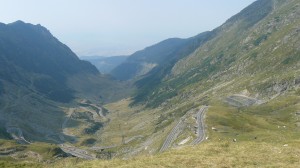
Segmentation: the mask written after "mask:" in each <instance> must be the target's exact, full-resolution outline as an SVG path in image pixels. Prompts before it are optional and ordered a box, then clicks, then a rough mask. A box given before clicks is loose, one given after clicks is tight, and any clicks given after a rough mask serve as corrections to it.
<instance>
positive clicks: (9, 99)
mask: <svg viewBox="0 0 300 168" xmlns="http://www.w3.org/2000/svg"><path fill="white" fill-rule="evenodd" d="M120 89H121V90H120ZM125 90H126V88H125V87H124V86H123V85H122V84H119V83H117V82H116V81H114V80H113V79H111V78H110V77H107V76H105V75H102V74H100V73H99V71H98V70H97V69H96V67H95V66H93V65H92V64H91V63H89V62H87V61H82V60H80V59H79V58H78V57H77V56H76V55H75V54H74V53H73V52H72V51H71V50H70V49H69V48H68V47H67V46H66V45H64V44H62V43H61V42H59V40H58V39H56V38H55V37H54V36H53V35H52V34H51V33H50V32H49V31H48V30H47V29H46V28H44V27H42V26H41V25H32V24H29V23H24V22H22V21H17V22H14V23H11V24H3V23H1V24H0V107H1V108H0V114H1V115H0V127H1V129H0V132H1V133H0V136H6V138H7V132H10V134H11V136H14V134H17V137H22V136H25V138H26V139H27V140H38V141H45V140H46V139H47V138H46V137H47V136H49V135H51V134H62V130H61V129H62V128H61V125H59V124H58V123H63V121H64V120H65V117H66V115H67V114H66V111H65V110H63V108H68V107H69V106H75V105H76V102H77V101H78V99H79V100H80V99H81V100H82V99H87V100H89V101H91V102H95V103H97V104H101V103H103V102H107V101H112V100H116V99H118V98H120V97H122V95H124V94H123V93H125V92H126V91H125ZM124 91H125V92H124ZM16 132H17V133H16Z"/></svg>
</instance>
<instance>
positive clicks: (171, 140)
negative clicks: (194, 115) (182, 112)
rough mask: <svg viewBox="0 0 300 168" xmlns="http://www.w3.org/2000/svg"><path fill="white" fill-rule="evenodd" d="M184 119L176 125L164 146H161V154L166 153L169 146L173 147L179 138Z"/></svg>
mask: <svg viewBox="0 0 300 168" xmlns="http://www.w3.org/2000/svg"><path fill="white" fill-rule="evenodd" d="M182 123H183V122H182V119H180V121H179V122H178V123H177V124H176V126H175V127H174V128H173V129H172V131H171V132H170V133H169V135H168V136H167V138H166V140H165V142H164V143H163V145H162V146H161V148H160V150H159V152H163V151H165V150H166V149H167V148H169V146H170V145H171V143H172V142H173V141H174V140H175V138H176V137H177V134H178V133H177V132H178V131H179V129H180V127H181V125H182Z"/></svg>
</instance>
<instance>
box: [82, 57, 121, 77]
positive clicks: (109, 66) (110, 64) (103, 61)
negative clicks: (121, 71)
mask: <svg viewBox="0 0 300 168" xmlns="http://www.w3.org/2000/svg"><path fill="white" fill-rule="evenodd" d="M126 58H127V56H110V57H103V56H82V57H81V59H82V60H86V61H89V62H90V63H92V64H93V65H95V66H96V68H97V69H98V70H99V71H100V72H101V73H104V74H109V73H110V71H111V70H113V69H114V68H115V67H117V66H118V65H120V64H121V63H123V62H124V61H125V60H126Z"/></svg>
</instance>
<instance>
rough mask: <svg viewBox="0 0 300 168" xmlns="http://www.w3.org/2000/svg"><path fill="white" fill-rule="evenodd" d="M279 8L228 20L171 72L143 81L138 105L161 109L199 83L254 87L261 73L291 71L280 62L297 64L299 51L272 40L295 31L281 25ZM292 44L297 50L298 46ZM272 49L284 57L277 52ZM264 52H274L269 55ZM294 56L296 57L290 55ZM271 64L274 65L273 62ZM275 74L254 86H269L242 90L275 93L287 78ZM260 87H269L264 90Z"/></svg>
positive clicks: (256, 7) (269, 6)
mask: <svg viewBox="0 0 300 168" xmlns="http://www.w3.org/2000/svg"><path fill="white" fill-rule="evenodd" d="M281 3H282V4H285V3H284V2H281V1H268V0H260V1H256V2H254V3H253V4H252V5H250V6H249V7H247V8H245V9H244V10H242V11H241V12H240V13H238V14H237V15H235V16H233V17H232V18H230V19H229V20H228V21H226V22H225V23H224V24H223V25H222V26H220V27H218V28H216V29H214V30H213V31H211V32H209V33H208V34H210V35H208V36H209V38H208V39H207V40H206V41H205V42H204V43H201V44H200V45H199V46H198V47H197V49H195V52H192V53H191V54H187V55H186V56H185V57H183V59H181V60H179V61H177V62H176V63H175V64H174V66H171V67H170V68H169V70H168V71H165V72H163V71H162V70H160V71H159V73H153V75H151V73H150V75H149V76H147V77H146V78H144V79H141V80H139V81H138V82H137V86H138V88H139V91H138V92H137V95H136V97H135V99H134V100H135V101H134V103H139V102H144V103H145V102H146V104H148V105H149V106H157V105H160V104H161V103H162V102H163V101H164V100H166V99H169V98H172V97H174V96H176V95H179V94H183V93H181V91H182V90H184V88H186V87H188V86H193V85H197V84H198V85H199V84H200V83H201V81H203V82H204V83H206V84H205V85H207V82H208V81H214V86H216V85H217V82H216V81H219V82H224V80H225V81H230V79H232V80H233V79H234V80H237V79H241V78H245V79H247V81H248V82H250V83H253V82H254V81H252V82H251V80H250V79H252V78H254V76H260V75H261V76H263V75H262V74H267V72H269V73H270V72H274V68H275V67H276V66H275V65H278V67H280V70H282V72H287V71H290V70H289V69H290V66H286V65H285V64H282V62H286V61H284V60H285V59H287V60H290V59H291V60H295V61H296V60H297V48H295V47H287V48H288V49H286V50H285V52H282V51H280V50H281V49H280V48H281V47H284V45H280V44H276V45H277V46H278V48H275V47H274V46H275V44H274V40H278V41H282V39H280V38H284V36H286V38H287V37H288V36H289V35H288V34H284V33H282V32H285V31H288V32H290V31H292V30H289V28H288V26H289V25H284V24H283V23H282V22H284V21H282V20H284V19H283V18H282V17H283V16H281V15H280V14H278V13H279V12H275V11H278V10H279V9H276V10H275V7H278V8H280V7H282V6H281ZM283 6H284V5H283ZM284 7H285V6H284ZM286 17H287V20H289V21H290V20H292V19H293V20H292V21H294V20H296V18H292V17H291V16H286ZM280 18H281V19H282V20H280ZM266 22H269V23H266ZM279 33H282V34H279ZM278 36H280V37H278ZM271 37H274V38H275V37H276V38H277V39H272V38H271ZM294 38H296V37H294ZM294 45H295V46H297V44H296V43H295V44H294ZM274 48H275V49H276V51H277V52H279V51H280V52H279V53H277V52H275V49H274ZM266 51H269V52H271V53H272V52H275V53H274V54H270V55H268V54H267V53H266ZM290 53H294V54H292V55H291V54H290ZM288 55H289V56H288ZM274 58H276V59H274ZM272 59H274V60H273V61H271V60H272ZM275 60H276V61H275ZM258 62H259V63H258ZM280 62H281V63H280ZM296 62H297V61H296ZM296 62H293V63H296ZM266 63H268V64H269V63H272V64H273V65H274V66H267V65H265V64H266ZM289 63H292V62H289ZM278 67H277V68H278ZM258 70H260V71H258ZM291 71H294V70H291ZM276 72H277V75H276V76H278V78H277V79H276V80H277V81H275V80H274V78H269V80H268V82H267V81H266V79H263V78H260V79H259V80H256V81H265V84H262V83H260V82H259V83H260V84H257V85H256V86H255V85H251V86H249V87H248V86H244V88H249V89H250V88H251V90H256V92H257V93H262V92H266V90H267V88H265V87H270V88H272V87H273V86H274V85H276V83H277V84H278V83H284V82H283V81H281V80H283V79H280V78H283V77H284V76H286V75H280V71H278V70H277V71H276ZM157 74H160V76H161V77H160V78H157ZM246 74H248V75H250V76H251V78H249V76H248V77H246ZM258 74H260V75H258ZM291 74H292V73H291ZM270 75H271V74H270ZM238 76H239V77H238ZM289 82H292V81H289ZM153 83H156V84H153ZM255 83H257V82H255ZM267 83H268V84H267ZM271 83H273V84H271ZM202 84H203V83H202ZM203 85H204V84H203ZM258 85H266V86H261V87H260V86H258ZM210 87H211V85H209V87H208V88H206V89H210ZM262 87H263V89H265V90H263V89H262ZM270 88H268V89H270ZM203 89H204V88H203ZM261 95H262V94H261Z"/></svg>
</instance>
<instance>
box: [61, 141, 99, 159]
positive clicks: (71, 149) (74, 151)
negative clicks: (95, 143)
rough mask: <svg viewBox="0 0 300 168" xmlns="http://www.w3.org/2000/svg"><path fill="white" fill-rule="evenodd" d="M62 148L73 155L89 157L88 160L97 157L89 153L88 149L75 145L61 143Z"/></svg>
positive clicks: (83, 157)
mask: <svg viewBox="0 0 300 168" xmlns="http://www.w3.org/2000/svg"><path fill="white" fill-rule="evenodd" d="M60 149H61V150H63V151H64V152H65V153H68V154H70V155H72V156H76V157H79V158H82V159H87V160H92V159H95V157H93V156H92V155H89V154H88V152H87V151H85V150H83V149H79V148H76V147H73V146H69V145H64V144H61V145H60Z"/></svg>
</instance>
